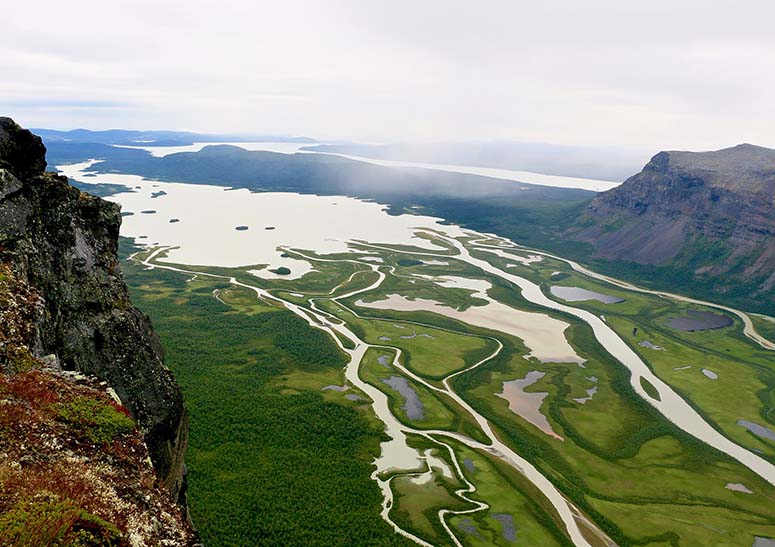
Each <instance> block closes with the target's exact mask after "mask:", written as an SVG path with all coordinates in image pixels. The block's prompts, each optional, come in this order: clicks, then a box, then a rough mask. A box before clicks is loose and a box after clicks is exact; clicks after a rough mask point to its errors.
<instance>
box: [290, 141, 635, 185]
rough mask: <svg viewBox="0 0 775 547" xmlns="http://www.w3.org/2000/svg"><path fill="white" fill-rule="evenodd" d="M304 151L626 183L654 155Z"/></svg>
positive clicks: (493, 147) (523, 146)
mask: <svg viewBox="0 0 775 547" xmlns="http://www.w3.org/2000/svg"><path fill="white" fill-rule="evenodd" d="M302 150H308V151H315V152H328V153H333V154H347V155H351V156H363V157H367V158H373V159H381V160H395V161H411V162H419V163H440V164H448V165H470V166H476V167H494V168H498V169H511V170H515V171H532V172H535V173H543V174H546V175H559V176H565V177H578V178H588V179H598V180H610V181H615V182H621V181H623V180H624V179H626V178H627V177H629V176H630V175H632V174H633V173H634V172H636V171H637V170H638V169H640V167H641V166H642V165H643V164H644V163H645V162H646V161H647V160H648V158H649V153H648V152H645V151H641V150H630V149H626V148H616V147H591V146H563V145H558V144H543V143H524V142H511V141H490V142H456V143H421V144H319V145H315V146H306V147H304V148H302Z"/></svg>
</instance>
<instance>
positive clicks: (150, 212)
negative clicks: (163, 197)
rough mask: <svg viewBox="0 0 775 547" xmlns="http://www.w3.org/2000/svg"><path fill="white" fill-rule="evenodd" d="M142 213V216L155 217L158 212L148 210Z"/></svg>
mask: <svg viewBox="0 0 775 547" xmlns="http://www.w3.org/2000/svg"><path fill="white" fill-rule="evenodd" d="M140 212H141V213H142V214H144V215H155V214H156V210H155V209H147V210H145V211H140Z"/></svg>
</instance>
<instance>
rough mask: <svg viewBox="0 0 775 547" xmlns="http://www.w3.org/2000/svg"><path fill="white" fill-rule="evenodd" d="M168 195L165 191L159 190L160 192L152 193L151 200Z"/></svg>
mask: <svg viewBox="0 0 775 547" xmlns="http://www.w3.org/2000/svg"><path fill="white" fill-rule="evenodd" d="M166 195H167V192H165V191H164V190H159V191H158V192H151V199H154V198H158V197H161V196H166Z"/></svg>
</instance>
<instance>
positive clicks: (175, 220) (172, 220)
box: [170, 218, 180, 224]
mask: <svg viewBox="0 0 775 547" xmlns="http://www.w3.org/2000/svg"><path fill="white" fill-rule="evenodd" d="M176 222H180V219H179V218H171V219H170V224H175V223H176Z"/></svg>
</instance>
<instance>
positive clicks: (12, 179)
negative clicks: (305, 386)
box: [0, 118, 188, 501]
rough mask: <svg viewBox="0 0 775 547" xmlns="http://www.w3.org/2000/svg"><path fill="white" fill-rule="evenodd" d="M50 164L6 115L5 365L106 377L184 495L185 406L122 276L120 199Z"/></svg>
mask: <svg viewBox="0 0 775 547" xmlns="http://www.w3.org/2000/svg"><path fill="white" fill-rule="evenodd" d="M45 167H46V162H45V147H44V146H43V144H42V142H41V140H40V139H39V138H38V137H36V136H34V135H32V134H31V133H30V132H29V131H26V130H23V129H21V128H20V127H19V126H18V125H16V124H15V123H14V122H13V121H12V120H10V119H9V118H0V267H1V268H2V269H3V271H4V272H6V273H5V274H3V273H1V272H0V276H2V277H3V278H4V279H5V280H6V281H7V282H10V281H9V280H13V283H12V284H11V285H9V286H12V287H15V288H13V289H7V292H8V294H7V295H6V298H5V300H4V301H0V308H2V311H3V313H5V314H6V315H7V316H8V317H11V316H13V317H14V318H15V319H14V321H15V322H14V323H13V325H12V324H11V322H8V321H6V324H5V327H6V328H5V329H3V332H2V333H0V367H2V368H3V369H5V370H6V372H8V371H14V370H16V369H18V370H26V369H27V368H29V364H30V362H31V363H32V364H33V365H34V364H35V363H38V364H40V363H42V364H43V365H45V366H47V367H49V368H51V369H52V370H56V369H58V368H61V369H64V370H66V371H67V370H71V371H78V372H81V373H84V374H85V375H93V376H94V377H96V378H98V379H99V380H102V381H104V382H106V383H107V384H108V385H109V386H110V387H111V388H112V389H113V390H115V393H116V394H117V395H118V397H119V398H120V400H121V404H122V405H124V406H125V407H126V408H128V410H129V412H130V414H131V416H132V418H134V419H135V420H136V422H137V424H138V425H139V426H140V430H141V432H142V437H143V439H144V441H145V445H146V446H147V449H148V453H149V455H150V458H151V460H152V462H153V466H154V468H155V470H156V473H157V475H158V477H159V479H160V480H161V482H162V484H163V485H164V487H166V488H167V489H168V490H169V491H170V492H171V493H172V494H173V496H174V498H175V499H178V500H179V501H183V499H184V495H185V480H184V475H185V466H184V463H183V456H184V453H185V450H186V445H187V438H188V422H187V416H186V411H185V408H184V406H183V398H182V395H181V392H180V389H179V387H178V385H177V383H176V381H175V379H174V377H173V376H172V374H171V373H170V371H169V370H168V369H167V368H166V367H165V366H164V364H163V354H162V348H161V346H160V344H159V340H158V338H157V336H156V334H155V333H154V332H153V329H152V328H151V325H150V322H149V320H148V318H147V317H146V316H145V315H144V314H142V313H141V312H140V311H138V310H137V309H135V308H134V307H133V306H132V304H131V302H130V300H129V296H128V293H127V289H126V286H125V285H124V282H123V280H122V278H121V273H120V270H119V265H118V258H117V254H116V252H117V238H118V232H119V226H120V223H121V217H120V212H119V208H118V206H117V205H115V204H112V203H108V202H106V201H103V200H102V199H99V198H96V197H93V196H90V195H88V194H85V193H82V192H80V191H79V190H77V189H75V188H73V187H71V186H70V185H69V184H68V183H67V179H66V178H64V177H61V176H58V175H56V174H54V173H47V172H45ZM21 293H24V296H23V295H22V294H21ZM22 296H23V297H22ZM20 302H26V304H25V305H21V304H20ZM30 360H32V361H30ZM28 361H29V362H28Z"/></svg>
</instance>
